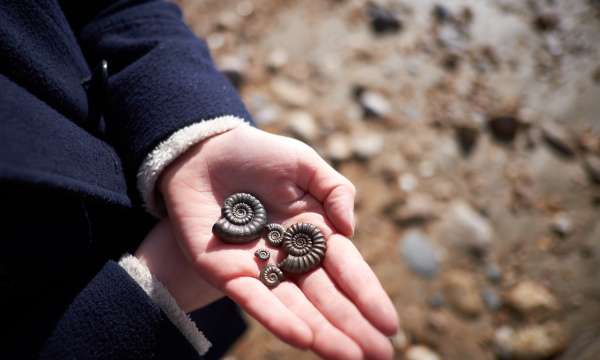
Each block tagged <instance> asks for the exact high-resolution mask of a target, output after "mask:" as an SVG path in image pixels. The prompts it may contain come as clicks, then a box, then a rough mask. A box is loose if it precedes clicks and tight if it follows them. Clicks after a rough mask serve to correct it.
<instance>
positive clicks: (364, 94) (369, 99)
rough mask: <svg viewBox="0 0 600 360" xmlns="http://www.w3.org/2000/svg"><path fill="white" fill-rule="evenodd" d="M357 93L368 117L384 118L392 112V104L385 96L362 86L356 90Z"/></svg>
mask: <svg viewBox="0 0 600 360" xmlns="http://www.w3.org/2000/svg"><path fill="white" fill-rule="evenodd" d="M355 93H356V98H357V100H358V103H359V104H360V106H361V108H362V109H363V114H364V116H365V117H366V118H383V117H385V116H386V115H389V114H390V113H391V111H392V106H391V105H390V102H389V101H388V99H386V98H385V96H383V95H381V94H379V93H377V92H374V91H371V90H365V89H362V88H359V89H358V90H355Z"/></svg>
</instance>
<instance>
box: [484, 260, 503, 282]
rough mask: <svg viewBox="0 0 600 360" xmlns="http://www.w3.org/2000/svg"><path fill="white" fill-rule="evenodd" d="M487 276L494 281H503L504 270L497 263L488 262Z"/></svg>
mask: <svg viewBox="0 0 600 360" xmlns="http://www.w3.org/2000/svg"><path fill="white" fill-rule="evenodd" d="M485 277H486V278H487V279H488V280H489V281H490V282H492V283H494V284H498V283H500V281H502V270H501V269H500V266H498V264H496V263H491V264H488V265H487V266H486V267H485Z"/></svg>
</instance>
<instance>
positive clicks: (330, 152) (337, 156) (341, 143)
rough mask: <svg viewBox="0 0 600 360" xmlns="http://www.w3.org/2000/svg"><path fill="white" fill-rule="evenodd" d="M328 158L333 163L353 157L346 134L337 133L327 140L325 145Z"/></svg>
mask: <svg viewBox="0 0 600 360" xmlns="http://www.w3.org/2000/svg"><path fill="white" fill-rule="evenodd" d="M325 152H326V155H327V157H328V158H329V159H330V160H332V161H344V160H347V159H349V158H350V157H351V156H352V146H351V144H350V140H349V139H348V137H347V136H346V135H344V134H339V133H336V134H334V135H332V136H330V137H329V138H328V139H327V143H326V144H325Z"/></svg>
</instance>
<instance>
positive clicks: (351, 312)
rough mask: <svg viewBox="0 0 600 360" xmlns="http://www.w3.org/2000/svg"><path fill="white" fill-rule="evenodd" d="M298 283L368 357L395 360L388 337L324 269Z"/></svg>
mask: <svg viewBox="0 0 600 360" xmlns="http://www.w3.org/2000/svg"><path fill="white" fill-rule="evenodd" d="M298 284H299V287H300V289H301V290H302V291H303V292H304V294H306V297H307V298H308V299H309V300H310V301H311V302H312V303H313V304H314V305H315V306H316V307H317V309H319V311H321V313H322V314H323V315H324V316H325V317H326V318H327V319H328V320H329V321H330V322H331V323H332V324H333V325H334V326H335V327H337V328H338V329H340V330H341V331H343V332H344V333H346V334H347V335H348V336H349V337H350V338H352V339H353V340H354V341H356V343H358V344H359V346H360V347H361V349H362V350H363V352H364V354H365V356H366V357H367V358H369V359H391V358H392V356H393V349H392V345H391V344H390V342H389V340H388V339H387V337H386V336H384V335H383V334H382V333H380V332H379V331H378V330H377V329H376V328H375V327H374V326H373V325H371V323H370V322H369V321H368V320H367V319H365V318H364V317H363V315H362V314H361V313H360V311H359V310H358V309H357V308H356V306H354V304H353V303H352V302H351V301H350V300H349V299H348V298H347V297H346V296H345V295H344V294H343V293H342V292H341V291H340V290H339V289H338V288H337V287H336V286H335V285H334V283H333V281H332V280H331V278H329V276H328V275H327V273H326V272H325V271H324V270H323V269H317V270H315V271H313V272H311V273H309V274H307V275H304V276H301V277H300V279H298Z"/></svg>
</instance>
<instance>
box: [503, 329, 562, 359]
mask: <svg viewBox="0 0 600 360" xmlns="http://www.w3.org/2000/svg"><path fill="white" fill-rule="evenodd" d="M567 344H568V335H567V332H566V330H565V329H564V328H563V326H561V325H560V324H559V323H557V322H549V323H546V324H541V325H530V326H526V327H524V328H522V329H518V330H517V331H515V332H514V334H513V335H512V337H511V350H512V355H513V357H514V358H516V359H523V360H525V359H527V360H535V359H547V358H550V357H551V356H553V355H557V354H559V353H560V352H562V351H563V350H565V348H566V347H567Z"/></svg>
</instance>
